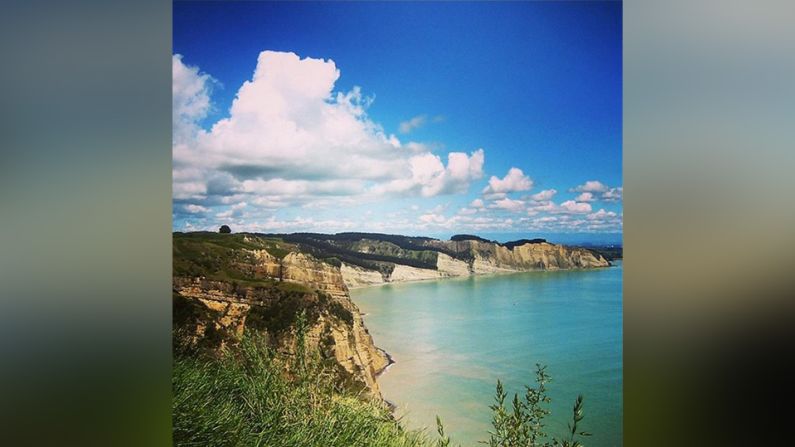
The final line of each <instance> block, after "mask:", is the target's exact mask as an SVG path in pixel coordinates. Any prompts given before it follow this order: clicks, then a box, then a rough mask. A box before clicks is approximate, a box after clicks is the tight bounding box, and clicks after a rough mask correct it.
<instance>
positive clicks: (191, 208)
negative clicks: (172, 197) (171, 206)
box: [183, 203, 210, 214]
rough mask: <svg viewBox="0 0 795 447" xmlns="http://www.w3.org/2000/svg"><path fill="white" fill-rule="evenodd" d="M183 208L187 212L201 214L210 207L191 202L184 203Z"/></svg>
mask: <svg viewBox="0 0 795 447" xmlns="http://www.w3.org/2000/svg"><path fill="white" fill-rule="evenodd" d="M183 209H184V210H185V212H186V213H188V214H203V213H207V212H209V211H210V208H207V207H206V206H201V205H195V204H193V203H191V204H188V205H185V206H184V207H183Z"/></svg>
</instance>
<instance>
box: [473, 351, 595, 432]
mask: <svg viewBox="0 0 795 447" xmlns="http://www.w3.org/2000/svg"><path fill="white" fill-rule="evenodd" d="M550 381H551V377H550V376H549V374H547V372H546V366H541V365H538V364H537V365H536V387H529V386H526V387H525V395H524V398H523V399H520V398H519V395H518V394H514V396H513V400H512V402H511V408H506V405H505V399H506V398H507V393H506V392H505V389H504V387H503V385H502V382H500V381H499V380H498V381H497V392H496V394H495V398H494V400H495V403H494V404H493V405H491V406H490V407H489V408H491V410H492V412H493V416H492V427H493V431H490V432H489V434H490V437H489V441H488V445H489V446H491V447H584V446H583V444H582V443H581V442H580V441H579V440H578V439H577V438H578V437H581V436H582V437H584V436H590V433H586V432H583V431H579V432H578V431H577V423H578V422H580V421H582V419H583V398H582V395H580V396H578V397H577V400H576V401H575V403H574V412H573V420H572V423H570V424H569V433H567V436H566V437H565V438H563V439H561V438H553V439H551V440H550V439H549V437H548V435H547V433H546V432H545V431H544V418H545V417H547V416H548V415H549V414H550V412H549V410H548V408H547V406H548V405H549V403H550V402H551V401H552V400H551V399H550V398H549V396H547V388H546V384H547V383H549V382H550Z"/></svg>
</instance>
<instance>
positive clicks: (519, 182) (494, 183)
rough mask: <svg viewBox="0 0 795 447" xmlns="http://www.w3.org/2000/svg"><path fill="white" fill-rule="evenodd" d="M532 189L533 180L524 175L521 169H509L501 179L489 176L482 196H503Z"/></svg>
mask: <svg viewBox="0 0 795 447" xmlns="http://www.w3.org/2000/svg"><path fill="white" fill-rule="evenodd" d="M532 187H533V180H531V179H530V177H528V176H526V175H524V173H523V172H522V170H521V169H519V168H511V169H510V170H508V173H507V174H505V177H503V178H502V179H500V178H497V177H496V176H491V178H490V179H489V185H488V186H486V188H484V189H483V194H504V193H509V192H516V191H527V190H528V189H530V188H532Z"/></svg>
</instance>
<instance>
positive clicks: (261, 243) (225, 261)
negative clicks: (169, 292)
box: [172, 232, 296, 285]
mask: <svg viewBox="0 0 795 447" xmlns="http://www.w3.org/2000/svg"><path fill="white" fill-rule="evenodd" d="M172 243H173V248H172V251H173V261H172V263H173V276H182V277H194V278H195V277H199V276H203V277H205V278H208V279H214V280H218V281H230V282H231V281H238V282H241V283H243V284H247V285H257V284H258V283H262V282H269V281H270V282H272V280H271V279H270V278H268V277H267V276H265V275H263V274H261V273H259V272H257V271H256V270H255V268H254V266H255V265H256V259H255V258H254V255H253V253H252V252H253V251H254V250H266V251H267V252H268V253H270V254H271V255H273V256H275V257H277V258H280V259H281V258H283V257H284V256H286V255H287V254H288V253H289V252H290V251H291V250H293V249H296V247H295V246H294V245H293V244H289V243H287V242H284V241H282V240H280V239H275V238H263V237H258V236H254V235H250V234H245V233H238V234H219V233H210V232H195V233H174V234H173V238H172Z"/></svg>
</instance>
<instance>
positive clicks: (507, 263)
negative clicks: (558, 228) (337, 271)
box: [341, 240, 610, 288]
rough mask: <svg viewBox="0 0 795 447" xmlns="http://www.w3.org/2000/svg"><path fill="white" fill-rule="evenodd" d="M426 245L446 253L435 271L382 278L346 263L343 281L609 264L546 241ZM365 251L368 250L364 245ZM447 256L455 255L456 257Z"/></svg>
mask: <svg viewBox="0 0 795 447" xmlns="http://www.w3.org/2000/svg"><path fill="white" fill-rule="evenodd" d="M426 245H427V246H428V247H431V248H434V249H439V250H444V251H443V252H442V251H440V252H438V253H437V258H436V268H435V269H431V268H418V267H412V266H407V265H400V264H397V265H395V266H394V268H393V270H392V271H391V273H389V274H387V275H383V274H381V273H379V272H376V271H374V270H368V269H366V268H362V267H357V266H351V265H344V264H343V267H342V270H341V271H342V277H343V280H344V281H345V284H346V285H347V286H348V287H350V288H354V287H363V286H370V285H377V284H383V283H387V282H403V281H418V280H426V279H441V278H449V277H458V276H468V275H483V274H490V273H511V272H526V271H532V270H561V269H585V268H598V267H608V266H609V265H610V263H609V262H608V261H607V260H606V259H605V258H604V257H602V256H601V255H598V254H596V253H594V252H592V251H590V250H586V249H584V248H577V247H567V246H563V245H557V244H550V243H547V242H536V243H525V244H522V245H516V246H513V247H507V246H503V245H499V244H496V243H493V242H487V241H479V240H465V241H440V240H430V241H427V242H426ZM360 246H361V244H360ZM362 248H363V249H367V247H364V246H362ZM447 253H451V254H453V255H455V257H453V256H450V255H448V254H447Z"/></svg>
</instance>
